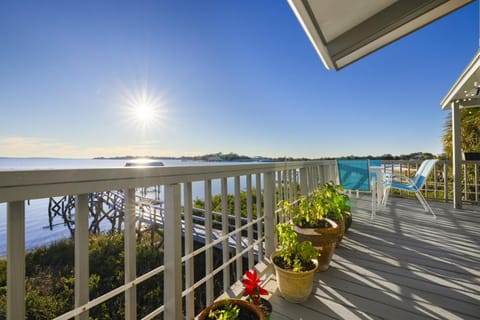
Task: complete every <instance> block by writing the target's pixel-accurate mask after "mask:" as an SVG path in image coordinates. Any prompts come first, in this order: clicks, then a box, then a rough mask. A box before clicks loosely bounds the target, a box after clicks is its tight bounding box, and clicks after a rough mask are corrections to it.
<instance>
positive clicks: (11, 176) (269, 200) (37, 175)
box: [0, 161, 336, 320]
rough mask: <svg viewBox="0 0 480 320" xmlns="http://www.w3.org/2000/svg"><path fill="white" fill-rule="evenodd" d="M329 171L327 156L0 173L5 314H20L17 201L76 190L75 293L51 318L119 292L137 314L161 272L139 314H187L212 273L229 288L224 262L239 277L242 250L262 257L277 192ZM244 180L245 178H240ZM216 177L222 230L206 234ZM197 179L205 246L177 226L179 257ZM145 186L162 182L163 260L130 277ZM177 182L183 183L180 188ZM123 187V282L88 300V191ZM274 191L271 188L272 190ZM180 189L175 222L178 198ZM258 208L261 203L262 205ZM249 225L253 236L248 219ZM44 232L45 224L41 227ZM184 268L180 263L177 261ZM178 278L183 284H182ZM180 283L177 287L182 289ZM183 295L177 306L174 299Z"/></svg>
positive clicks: (280, 195)
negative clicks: (150, 307) (217, 258)
mask: <svg viewBox="0 0 480 320" xmlns="http://www.w3.org/2000/svg"><path fill="white" fill-rule="evenodd" d="M241 178H242V181H246V183H245V190H246V192H247V221H246V223H245V222H244V221H242V218H241V212H240V193H241V184H240V181H241ZM335 178H336V165H335V162H334V161H305V162H286V163H261V164H245V165H243V164H242V165H219V166H192V167H161V168H112V169H79V170H35V171H3V172H0V203H2V202H6V203H7V206H6V207H7V286H8V287H7V319H10V320H14V319H15V320H16V319H24V318H25V311H26V310H25V308H26V307H25V285H24V284H25V201H26V200H30V199H39V198H48V197H56V196H63V195H76V212H75V226H76V230H75V239H74V241H75V266H74V269H75V270H74V271H75V290H74V292H75V297H74V305H75V307H74V309H73V310H71V311H69V312H67V313H65V314H63V315H59V316H58V317H57V319H70V318H73V317H75V318H76V319H88V312H89V310H90V309H92V308H94V307H95V306H98V305H99V304H101V303H103V302H105V301H107V300H109V299H111V298H112V297H115V296H118V295H121V294H124V295H125V318H126V319H137V311H136V310H137V302H136V301H137V299H136V287H137V286H138V285H139V284H140V283H142V282H144V281H146V280H147V279H150V278H151V277H153V276H155V275H158V274H161V273H163V276H164V288H163V292H164V303H163V304H160V303H159V305H158V306H156V309H155V310H154V311H153V312H152V313H150V314H149V315H145V316H144V319H151V318H153V317H155V316H157V315H159V314H163V316H164V318H165V319H181V318H184V317H185V318H187V319H192V318H193V317H194V316H195V311H194V301H193V300H194V298H193V297H194V291H195V290H197V289H198V287H199V286H201V285H203V284H205V286H206V300H207V301H206V302H205V303H206V304H207V305H208V304H209V303H211V302H212V301H213V300H214V299H215V298H216V297H215V296H214V290H213V276H214V275H215V274H217V273H222V274H223V283H224V291H227V290H228V289H229V284H230V283H231V280H230V272H229V269H230V266H231V265H232V266H234V268H235V269H234V270H236V273H235V274H236V277H237V279H234V280H239V279H240V278H241V277H242V270H243V269H244V266H242V257H243V256H247V257H248V268H251V267H253V265H254V263H255V259H254V250H256V252H258V256H257V261H259V262H262V261H264V257H268V256H269V255H270V254H271V253H272V252H273V251H274V245H275V244H274V226H275V223H276V217H275V209H276V203H277V201H278V200H280V199H290V200H293V199H295V198H296V196H297V190H298V187H300V190H301V193H302V194H306V193H309V192H311V191H312V190H313V189H314V188H316V186H317V185H318V184H319V183H323V182H326V181H329V180H335ZM227 179H233V180H234V188H233V189H234V190H228V187H227ZM243 179H245V180H243ZM214 180H219V183H220V184H221V196H222V203H223V206H222V207H223V208H222V215H223V216H222V229H223V236H222V237H220V238H218V239H217V240H213V239H212V208H211V199H212V181H214ZM198 181H200V182H203V184H204V190H205V220H204V221H205V224H204V228H205V238H206V239H205V246H203V247H202V248H201V249H199V250H194V249H193V248H194V246H193V236H192V232H185V248H184V252H185V254H184V255H183V256H182V248H181V244H182V241H181V228H182V223H183V225H184V228H185V230H192V228H193V221H192V210H193V209H192V200H193V199H192V183H194V182H198ZM253 181H254V182H255V188H256V189H257V190H260V192H261V193H262V195H263V200H264V204H263V208H262V204H261V202H260V201H261V200H260V199H261V198H262V197H260V196H259V194H258V192H257V203H256V207H257V210H258V212H257V216H258V218H257V219H253V212H252V208H253V205H252V188H253ZM146 186H163V188H164V201H165V215H164V261H165V264H164V265H161V266H159V267H157V268H154V269H152V270H150V271H148V272H147V273H145V274H143V275H141V276H138V275H137V273H136V230H135V223H136V216H135V215H136V212H135V190H136V188H142V187H146ZM182 189H183V190H182ZM108 190H124V193H125V196H126V209H125V217H124V233H125V237H124V244H125V246H124V247H125V255H124V256H125V262H124V264H125V282H124V284H123V285H122V286H120V287H118V288H116V289H114V290H112V291H110V292H108V293H105V294H104V295H102V296H100V297H97V298H95V299H93V300H90V299H89V287H88V285H89V255H88V241H89V235H88V213H89V208H88V194H89V193H92V192H100V191H108ZM276 191H277V192H276ZM228 193H233V194H234V196H235V226H236V229H235V230H234V231H232V232H229V231H228V216H227V209H226V202H227V201H226V199H227V194H228ZM182 194H183V203H184V206H183V217H184V218H183V221H182V220H181V219H182V218H181V217H182V215H181V211H182V207H181V203H182V199H181V195H182ZM262 209H263V210H262ZM255 224H256V225H257V233H256V236H255V237H254V233H253V226H254V225H255ZM242 230H244V231H246V234H247V237H246V238H247V240H246V241H247V245H246V246H245V245H244V243H242V237H241V236H240V233H241V231H242ZM45 232H48V231H45ZM232 236H236V239H237V240H236V241H237V242H236V249H235V251H234V253H235V255H234V256H233V258H230V256H229V254H228V250H227V248H228V242H227V241H228V239H229V237H232ZM220 243H221V244H222V245H223V248H224V249H223V263H222V265H221V266H220V267H218V268H216V269H215V270H214V269H213V261H212V260H213V258H212V250H213V247H214V246H218V244H220ZM203 252H205V255H206V264H205V269H206V276H205V277H204V278H202V279H200V280H198V281H196V282H194V280H193V279H194V277H193V274H194V273H193V271H194V265H193V257H194V256H196V255H198V254H200V253H203ZM182 266H183V267H184V268H183V267H182ZM182 279H185V280H184V281H185V283H184V284H182ZM183 287H184V288H185V289H184V290H183V289H182V288H183ZM183 299H185V300H184V301H185V303H184V305H185V309H184V310H182V302H183Z"/></svg>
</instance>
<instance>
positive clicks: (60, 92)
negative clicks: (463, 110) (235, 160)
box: [0, 0, 479, 158]
mask: <svg viewBox="0 0 480 320" xmlns="http://www.w3.org/2000/svg"><path fill="white" fill-rule="evenodd" d="M478 12H479V11H478V3H477V2H475V3H473V4H470V5H468V6H466V7H464V8H462V9H460V10H459V11H457V12H455V13H453V14H451V15H449V16H447V17H444V18H443V19H441V20H439V21H437V22H435V23H433V24H431V25H429V26H427V27H425V28H423V29H421V30H419V31H417V32H416V33H414V34H412V35H410V36H407V37H406V38H404V39H402V40H400V41H397V42H395V43H394V44H391V45H389V46H388V47H386V48H384V49H382V50H380V51H378V52H376V53H374V54H371V55H370V56H368V57H366V58H365V59H363V60H361V61H359V62H357V63H355V64H353V65H351V66H349V67H347V68H345V69H343V70H341V71H339V72H336V71H327V70H326V69H325V68H324V66H323V64H322V63H321V61H320V59H319V57H318V56H317V54H316V52H315V50H314V49H313V47H312V45H311V44H310V42H309V40H308V39H307V37H306V35H305V33H304V31H303V30H302V28H301V27H300V24H299V23H298V21H297V19H296V17H295V16H294V14H293V12H292V10H291V9H290V7H289V5H288V3H287V1H281V0H278V1H256V0H255V1H254V0H246V1H222V0H218V1H213V0H205V1H194V0H192V1H133V0H132V1H113V0H112V1H75V2H74V1H33V0H32V1H13V0H12V1H1V2H0V30H1V32H0V88H1V90H0V110H1V116H0V156H19V157H30V156H37V157H95V156H120V155H127V154H128V155H154V156H181V155H198V154H205V153H213V152H224V153H228V152H236V153H239V154H244V155H249V156H257V155H263V156H273V157H277V156H292V157H309V158H317V157H327V156H343V155H350V154H356V155H381V154H386V153H391V154H405V153H411V152H417V151H424V152H432V153H434V154H438V153H441V152H442V145H441V135H442V129H443V124H444V121H445V118H446V116H447V115H448V113H447V112H445V111H441V108H440V105H439V102H440V100H441V99H442V98H443V97H444V95H445V94H446V92H447V91H448V89H449V88H450V87H451V86H452V84H453V83H454V81H455V80H456V79H457V78H458V76H459V75H460V73H461V72H462V71H463V69H464V68H465V67H466V66H467V64H468V63H469V62H470V60H471V58H472V57H473V55H474V54H475V52H476V51H477V49H478V43H479V40H478V39H479V21H478ZM142 103H143V104H145V103H147V104H148V105H150V106H151V107H153V108H154V113H153V114H151V115H147V120H150V121H143V122H142V121H141V119H140V118H139V117H138V114H135V112H134V109H135V107H136V106H138V105H139V104H142Z"/></svg>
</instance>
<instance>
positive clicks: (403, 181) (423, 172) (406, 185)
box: [382, 159, 438, 218]
mask: <svg viewBox="0 0 480 320" xmlns="http://www.w3.org/2000/svg"><path fill="white" fill-rule="evenodd" d="M437 161H438V160H436V159H430V160H424V161H423V162H422V164H421V165H420V167H419V168H418V170H417V172H416V173H415V176H414V177H413V178H411V179H410V178H409V177H407V176H404V175H402V174H397V175H395V174H394V175H392V176H391V177H390V179H389V180H388V181H386V182H385V184H384V195H383V199H382V204H383V205H384V206H385V205H386V204H387V201H388V195H389V193H390V190H391V189H392V188H393V189H397V190H403V191H408V192H415V195H416V196H417V199H418V201H420V203H421V204H422V206H423V208H424V209H425V211H426V212H430V213H431V214H432V216H433V217H434V218H436V217H437V216H436V215H435V213H434V212H433V210H432V208H431V207H430V205H429V204H428V202H427V200H425V197H424V196H423V194H422V192H421V189H422V187H423V186H424V185H425V182H427V178H428V176H429V175H430V173H431V172H432V170H433V168H434V167H435V163H436V162H437Z"/></svg>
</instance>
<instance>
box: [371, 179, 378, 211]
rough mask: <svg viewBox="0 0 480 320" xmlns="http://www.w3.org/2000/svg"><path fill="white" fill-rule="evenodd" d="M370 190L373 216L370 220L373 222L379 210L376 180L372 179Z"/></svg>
mask: <svg viewBox="0 0 480 320" xmlns="http://www.w3.org/2000/svg"><path fill="white" fill-rule="evenodd" d="M370 190H371V191H372V215H371V216H370V219H371V220H373V219H374V218H375V213H376V210H377V182H376V181H375V178H373V179H372V183H371V185H370Z"/></svg>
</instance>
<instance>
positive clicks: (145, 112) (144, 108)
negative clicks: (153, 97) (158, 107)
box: [133, 104, 155, 123]
mask: <svg viewBox="0 0 480 320" xmlns="http://www.w3.org/2000/svg"><path fill="white" fill-rule="evenodd" d="M133 112H134V116H135V118H136V119H137V120H138V121H140V122H142V123H147V122H149V121H150V120H152V119H153V118H154V117H155V108H154V107H152V106H150V105H146V104H140V105H138V106H136V108H135V109H134V110H133Z"/></svg>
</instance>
